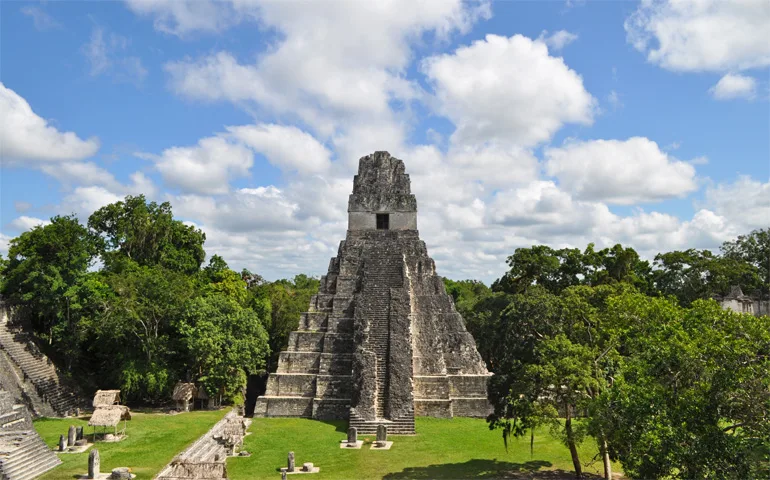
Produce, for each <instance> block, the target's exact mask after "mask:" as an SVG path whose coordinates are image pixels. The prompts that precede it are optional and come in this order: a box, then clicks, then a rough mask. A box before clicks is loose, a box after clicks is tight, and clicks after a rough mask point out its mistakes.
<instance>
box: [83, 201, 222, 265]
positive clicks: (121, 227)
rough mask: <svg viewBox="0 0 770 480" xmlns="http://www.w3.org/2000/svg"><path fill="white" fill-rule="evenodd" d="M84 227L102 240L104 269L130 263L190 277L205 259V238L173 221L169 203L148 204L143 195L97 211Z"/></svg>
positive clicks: (194, 230)
mask: <svg viewBox="0 0 770 480" xmlns="http://www.w3.org/2000/svg"><path fill="white" fill-rule="evenodd" d="M88 226H89V228H90V229H91V230H92V231H93V232H95V233H96V234H97V235H99V237H100V238H101V239H102V240H103V242H102V245H101V249H100V250H101V251H100V253H101V255H102V258H103V259H104V263H105V265H106V266H107V267H108V268H112V269H119V268H121V267H120V265H121V262H122V261H123V260H124V259H130V260H132V261H134V262H136V263H137V264H139V265H144V266H152V265H161V266H163V267H165V268H168V269H169V270H173V271H176V272H185V273H194V272H196V271H198V269H199V268H200V266H201V263H203V259H204V258H205V257H206V252H204V250H203V243H204V242H205V241H206V234H205V233H203V232H202V231H201V230H199V229H197V228H195V227H193V226H189V225H185V224H184V223H182V222H181V221H179V220H174V218H173V214H172V211H171V204H170V203H168V202H164V203H161V204H160V205H159V204H157V203H155V202H149V203H148V202H147V201H146V200H145V198H144V195H139V196H131V195H129V196H127V197H126V198H125V200H124V201H120V202H116V203H112V204H110V205H107V206H104V207H102V208H100V209H99V210H97V211H96V212H94V213H93V214H92V215H91V216H90V217H89V219H88ZM220 258H221V257H220Z"/></svg>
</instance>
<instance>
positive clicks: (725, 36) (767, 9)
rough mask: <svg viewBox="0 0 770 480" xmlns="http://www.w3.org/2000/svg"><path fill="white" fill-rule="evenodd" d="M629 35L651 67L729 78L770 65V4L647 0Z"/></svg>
mask: <svg viewBox="0 0 770 480" xmlns="http://www.w3.org/2000/svg"><path fill="white" fill-rule="evenodd" d="M625 29H626V33H627V35H628V41H629V42H630V43H632V44H633V45H634V47H635V48H636V49H637V50H639V51H641V52H644V53H646V55H647V60H648V61H650V62H652V63H656V64H659V65H660V66H662V67H663V68H666V69H669V70H675V71H693V72H696V71H713V72H725V71H729V70H747V69H751V68H762V67H767V66H769V65H770V41H768V32H769V31H770V3H768V2H767V1H766V0H729V1H726V0H668V1H657V0H656V1H653V0H644V1H642V3H641V5H640V6H639V8H638V9H637V10H636V11H635V12H634V13H633V14H632V15H631V16H630V17H629V18H628V19H627V20H626V22H625Z"/></svg>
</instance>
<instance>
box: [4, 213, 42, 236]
mask: <svg viewBox="0 0 770 480" xmlns="http://www.w3.org/2000/svg"><path fill="white" fill-rule="evenodd" d="M49 223H51V222H50V221H49V220H43V219H42V218H35V217H28V216H26V215H22V216H20V217H17V218H15V219H13V220H12V221H11V222H10V223H9V224H8V225H6V226H7V227H9V228H10V229H11V230H15V231H17V232H19V233H21V232H26V231H27V230H32V229H33V228H35V227H37V226H38V225H41V226H44V225H48V224H49Z"/></svg>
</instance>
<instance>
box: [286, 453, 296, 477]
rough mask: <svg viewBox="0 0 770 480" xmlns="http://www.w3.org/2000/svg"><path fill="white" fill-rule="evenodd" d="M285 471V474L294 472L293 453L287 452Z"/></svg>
mask: <svg viewBox="0 0 770 480" xmlns="http://www.w3.org/2000/svg"><path fill="white" fill-rule="evenodd" d="M286 471H287V472H293V471H294V452H289V457H288V459H287V461H286Z"/></svg>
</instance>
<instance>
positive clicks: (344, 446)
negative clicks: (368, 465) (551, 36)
mask: <svg viewBox="0 0 770 480" xmlns="http://www.w3.org/2000/svg"><path fill="white" fill-rule="evenodd" d="M363 446H364V441H363V440H356V443H355V445H354V444H352V443H348V441H347V440H340V448H342V449H344V450H360V449H361V447H363Z"/></svg>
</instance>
